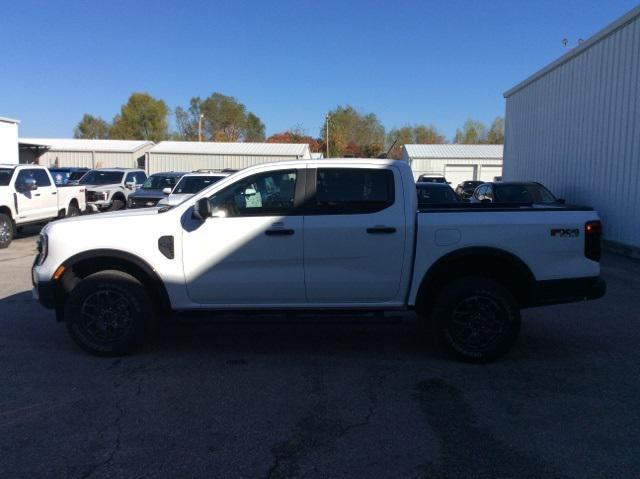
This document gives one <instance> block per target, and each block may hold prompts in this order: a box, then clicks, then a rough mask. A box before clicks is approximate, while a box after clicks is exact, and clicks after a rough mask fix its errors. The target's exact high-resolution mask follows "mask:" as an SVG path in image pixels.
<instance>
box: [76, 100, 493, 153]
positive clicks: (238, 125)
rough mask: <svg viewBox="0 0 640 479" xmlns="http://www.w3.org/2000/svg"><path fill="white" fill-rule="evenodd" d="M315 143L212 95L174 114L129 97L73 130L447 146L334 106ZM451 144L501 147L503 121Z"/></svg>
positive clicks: (465, 129)
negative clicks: (107, 115) (272, 130)
mask: <svg viewBox="0 0 640 479" xmlns="http://www.w3.org/2000/svg"><path fill="white" fill-rule="evenodd" d="M171 114H173V115H174V116H175V127H176V128H175V131H171V130H170V128H169V117H170V115H171ZM325 118H326V120H325V122H324V124H323V126H322V128H321V130H320V136H319V138H315V137H313V136H310V135H308V134H306V133H305V131H304V129H303V128H302V127H301V126H296V127H293V128H290V129H289V130H287V131H283V132H280V133H276V134H274V135H271V136H270V137H268V138H267V137H266V135H265V130H266V128H265V125H264V123H263V122H262V120H261V119H260V118H259V117H258V116H257V115H256V114H255V113H253V112H251V111H249V110H248V109H247V107H246V106H245V105H244V104H243V103H241V102H239V101H238V100H237V99H236V98H234V97H232V96H227V95H223V94H222V93H217V92H214V93H212V94H211V95H210V96H208V97H206V98H200V97H193V98H191V100H190V101H189V106H188V107H186V108H182V107H180V106H179V107H177V108H175V109H174V110H173V111H171V109H170V108H169V107H168V106H167V104H166V103H165V102H164V101H162V100H159V99H156V98H154V97H152V96H151V95H149V94H148V93H133V94H132V95H131V96H130V97H129V100H128V101H127V103H125V104H124V105H122V107H121V108H120V113H118V114H117V115H116V116H115V117H114V118H113V120H112V121H111V122H108V121H106V120H104V119H103V118H100V117H98V116H94V115H91V114H88V113H86V114H85V115H84V116H83V117H82V119H81V120H80V122H79V123H78V124H77V125H76V127H75V128H74V132H73V133H74V138H90V139H121V140H150V141H153V142H159V141H163V140H181V141H198V140H199V139H202V141H227V142H237V141H246V142H263V141H266V142H268V143H308V144H309V146H310V148H311V151H313V152H323V153H325V154H326V152H327V144H326V141H327V128H328V130H329V131H328V133H329V135H328V140H329V156H331V157H342V156H351V157H365V158H375V157H381V156H388V157H389V158H400V155H401V152H402V146H403V145H405V144H410V143H418V144H430V143H436V144H441V143H447V140H446V138H445V137H444V135H443V134H442V133H440V131H439V130H438V128H437V127H436V126H435V125H433V124H415V125H405V126H402V127H397V128H392V129H390V130H389V131H387V130H386V129H385V127H384V125H383V124H382V122H381V121H380V119H379V118H378V117H377V115H376V114H375V113H364V112H361V111H358V110H356V109H355V108H353V107H352V106H350V105H346V106H341V105H339V106H337V107H336V108H334V109H333V110H331V111H329V112H328V113H327V115H326V117H325ZM452 142H453V143H461V144H502V143H503V142H504V119H503V118H502V117H498V118H496V119H495V120H494V121H493V122H492V124H491V125H490V126H489V127H487V126H486V125H485V124H484V123H482V122H481V121H478V120H473V119H469V120H467V121H465V123H464V125H462V127H461V128H458V129H457V130H456V134H455V136H454V137H453V139H452Z"/></svg>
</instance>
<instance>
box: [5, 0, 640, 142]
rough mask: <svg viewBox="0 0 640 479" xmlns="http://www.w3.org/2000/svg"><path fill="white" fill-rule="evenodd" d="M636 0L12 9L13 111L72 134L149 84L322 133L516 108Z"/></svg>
mask: <svg viewBox="0 0 640 479" xmlns="http://www.w3.org/2000/svg"><path fill="white" fill-rule="evenodd" d="M637 4H638V3H637V0H635V1H631V0H606V1H603V0H586V1H575V0H567V1H550V0H549V1H547V0H544V1H514V0H511V1H489V0H485V1H471V0H469V1H461V0H460V1H459V0H450V1H444V0H443V1H440V2H429V1H418V0H411V1H409V0H407V1H403V0H395V1H388V0H387V1H357V0H351V1H345V0H338V1H333V0H328V1H323V2H312V1H305V0H298V1H294V0H291V1H290V0H280V1H261V2H258V1H242V0H235V1H233V0H230V1H226V0H225V1H198V2H197V1H189V0H184V1H183V0H179V1H176V0H173V1H165V0H154V1H148V0H144V1H133V0H131V1H129V2H125V1H112V0H100V1H97V0H96V1H54V0H49V1H33V0H19V1H18V0H13V1H11V0H5V1H3V2H2V7H1V10H0V11H1V15H0V32H2V41H1V42H0V54H1V55H0V116H8V117H13V118H18V119H20V120H22V123H21V125H20V134H21V136H44V137H69V136H71V134H72V130H73V127H74V126H75V124H76V123H77V122H78V120H79V119H80V118H81V117H82V115H83V113H85V112H88V113H92V114H96V115H99V116H102V117H103V118H105V119H107V120H111V119H112V118H113V116H114V115H115V114H116V113H117V112H118V111H119V108H120V106H121V105H122V104H123V103H124V102H125V101H126V100H127V98H128V97H129V95H130V94H131V93H132V92H134V91H146V92H149V93H150V94H152V95H154V96H156V97H158V98H161V99H163V100H164V101H165V102H167V104H168V105H169V107H170V108H171V109H173V108H175V107H176V106H180V105H182V106H187V105H188V102H189V99H190V98H191V97H192V96H196V95H198V96H202V97H204V96H207V95H209V94H210V93H212V92H213V91H219V92H222V93H224V94H227V95H232V96H235V97H236V98H238V100H240V101H241V102H243V103H244V104H245V105H246V106H247V108H248V109H249V110H251V111H253V112H255V113H256V114H257V115H258V116H260V118H262V120H263V121H264V122H265V124H266V125H267V133H268V134H272V133H275V132H278V131H283V130H286V129H288V128H290V127H292V126H295V125H298V124H300V125H302V126H303V128H304V129H305V130H306V131H307V133H309V134H311V135H317V134H318V131H319V129H320V127H321V125H322V122H323V118H324V114H325V113H326V112H327V111H328V110H330V109H332V108H334V107H335V106H336V105H338V104H342V105H345V104H351V105H353V106H354V107H356V108H358V109H360V110H362V111H364V112H374V113H376V114H377V115H378V116H379V118H380V119H381V121H382V122H383V124H384V125H385V126H386V127H387V128H391V127H394V126H401V125H403V124H407V123H433V124H435V125H437V126H438V127H439V129H440V130H441V131H442V132H443V133H445V135H446V136H447V137H448V138H450V137H451V136H453V134H454V133H455V129H456V127H458V126H460V125H461V124H462V123H463V122H464V120H465V119H466V118H469V117H472V118H476V119H479V120H482V121H485V122H487V123H490V122H491V121H492V120H493V118H495V117H496V116H498V115H503V114H504V100H503V97H502V93H503V92H504V91H505V90H507V89H509V88H510V87H511V86H513V85H515V84H516V83H518V82H519V81H521V80H523V79H524V78H525V77H527V76H528V75H530V74H531V73H533V72H535V71H536V70H538V69H539V68H541V67H543V66H544V65H546V64H547V63H549V62H550V61H552V60H554V59H555V58H557V57H558V56H560V55H562V54H563V53H564V52H565V51H566V50H565V48H564V47H563V46H562V43H561V40H562V38H565V37H566V38H568V39H569V41H570V44H571V45H575V44H576V43H577V40H578V38H588V37H589V36H591V35H592V34H594V33H595V32H597V31H598V30H600V29H601V28H603V27H605V26H606V25H607V24H609V23H610V22H611V21H613V20H615V19H616V18H618V17H619V16H621V15H623V14H624V13H626V12H627V11H629V10H630V9H632V8H633V7H634V6H636V5H637Z"/></svg>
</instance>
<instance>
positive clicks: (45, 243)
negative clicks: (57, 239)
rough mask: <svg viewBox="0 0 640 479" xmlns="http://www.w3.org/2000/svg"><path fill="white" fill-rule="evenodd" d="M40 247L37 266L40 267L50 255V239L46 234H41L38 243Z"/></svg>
mask: <svg viewBox="0 0 640 479" xmlns="http://www.w3.org/2000/svg"><path fill="white" fill-rule="evenodd" d="M36 244H37V247H38V259H37V264H38V266H40V265H41V264H42V263H44V261H45V260H46V259H47V255H48V254H49V237H48V236H47V234H46V233H40V237H39V238H38V242H37V243H36Z"/></svg>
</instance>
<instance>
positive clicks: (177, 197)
mask: <svg viewBox="0 0 640 479" xmlns="http://www.w3.org/2000/svg"><path fill="white" fill-rule="evenodd" d="M198 171H199V172H197V173H187V174H186V175H184V176H183V177H182V178H181V179H180V181H179V182H178V183H177V184H176V186H175V187H174V188H173V190H171V191H169V192H168V194H169V196H165V197H164V198H162V199H161V200H160V201H159V202H158V206H175V205H177V204H180V203H182V202H183V201H184V200H186V199H187V198H191V197H192V196H193V195H195V194H196V193H198V192H199V191H201V190H203V189H204V188H206V187H208V186H211V185H212V184H214V183H216V182H218V181H220V180H221V179H223V178H226V177H227V176H229V175H230V174H231V173H226V172H225V173H223V172H220V171H218V172H211V171H209V170H198ZM165 193H167V192H166V191H165Z"/></svg>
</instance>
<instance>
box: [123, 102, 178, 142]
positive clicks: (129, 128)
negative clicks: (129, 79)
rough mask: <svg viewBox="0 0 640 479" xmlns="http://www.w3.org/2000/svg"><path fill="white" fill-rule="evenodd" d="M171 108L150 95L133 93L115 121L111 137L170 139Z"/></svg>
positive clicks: (152, 139)
mask: <svg viewBox="0 0 640 479" xmlns="http://www.w3.org/2000/svg"><path fill="white" fill-rule="evenodd" d="M168 115H169V108H168V107H167V105H166V104H165V102H163V101H162V100H157V99H155V98H153V97H152V96H151V95H149V94H148V93H133V94H132V95H131V96H130V97H129V101H127V103H126V104H124V105H122V107H121V108H120V114H119V115H116V117H115V118H114V119H113V126H112V127H111V137H112V138H117V139H121V140H150V141H155V142H158V141H162V140H166V139H167V138H168V137H169V127H168V122H167V116H168Z"/></svg>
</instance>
